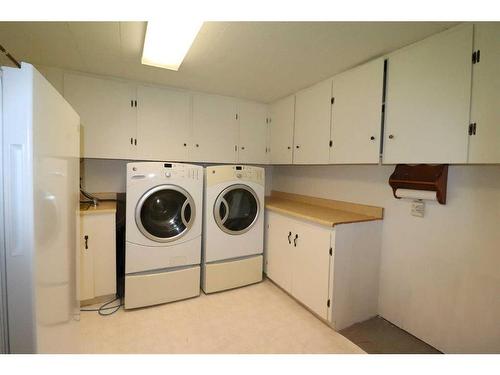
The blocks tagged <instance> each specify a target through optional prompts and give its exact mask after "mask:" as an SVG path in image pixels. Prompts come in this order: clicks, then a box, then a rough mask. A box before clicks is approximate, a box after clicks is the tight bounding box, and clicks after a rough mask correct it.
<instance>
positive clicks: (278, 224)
mask: <svg viewBox="0 0 500 375" xmlns="http://www.w3.org/2000/svg"><path fill="white" fill-rule="evenodd" d="M290 223H291V221H290V220H289V219H287V218H286V217H285V216H282V215H278V214H275V213H273V212H268V222H267V225H268V230H267V233H268V237H267V249H266V257H267V258H266V265H267V267H266V269H267V276H268V277H269V278H270V279H271V280H273V281H274V282H275V283H276V284H278V285H279V286H280V287H282V288H283V289H284V290H286V291H287V292H289V293H291V289H292V268H291V267H290V265H291V256H292V250H293V249H292V246H291V241H292V236H293V233H292V228H291V225H290Z"/></svg>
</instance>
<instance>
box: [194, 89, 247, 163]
mask: <svg viewBox="0 0 500 375" xmlns="http://www.w3.org/2000/svg"><path fill="white" fill-rule="evenodd" d="M193 145H194V147H193V148H192V153H191V159H192V160H193V161H204V162H211V163H235V162H236V157H237V152H238V105H237V102H236V101H235V100H233V99H231V98H228V97H224V96H218V95H202V94H194V95H193Z"/></svg>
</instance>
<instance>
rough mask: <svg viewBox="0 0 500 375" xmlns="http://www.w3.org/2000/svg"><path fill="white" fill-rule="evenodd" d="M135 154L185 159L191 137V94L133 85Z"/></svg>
mask: <svg viewBox="0 0 500 375" xmlns="http://www.w3.org/2000/svg"><path fill="white" fill-rule="evenodd" d="M137 102H138V104H137V158H138V159H141V160H172V161H186V160H189V159H188V146H190V145H189V143H190V137H191V95H190V94H189V92H187V91H180V90H179V91H177V90H172V89H165V88H159V87H150V86H138V87H137Z"/></svg>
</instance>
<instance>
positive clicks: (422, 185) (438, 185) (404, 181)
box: [389, 164, 448, 204]
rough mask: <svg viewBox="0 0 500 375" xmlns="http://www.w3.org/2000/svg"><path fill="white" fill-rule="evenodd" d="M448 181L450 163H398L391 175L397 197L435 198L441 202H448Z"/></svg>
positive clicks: (390, 183) (390, 178)
mask: <svg viewBox="0 0 500 375" xmlns="http://www.w3.org/2000/svg"><path fill="white" fill-rule="evenodd" d="M447 182H448V164H437V165H430V164H417V165H408V164H398V165H396V168H395V169H394V172H393V173H392V175H391V177H389V185H391V187H392V192H393V194H394V197H395V198H397V199H401V198H414V199H433V200H437V201H438V202H439V203H441V204H446V186H447ZM398 189H399V192H398V191H397V190H398Z"/></svg>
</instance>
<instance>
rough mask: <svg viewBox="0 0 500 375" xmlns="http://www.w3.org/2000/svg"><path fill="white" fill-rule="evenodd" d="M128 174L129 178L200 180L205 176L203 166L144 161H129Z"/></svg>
mask: <svg viewBox="0 0 500 375" xmlns="http://www.w3.org/2000/svg"><path fill="white" fill-rule="evenodd" d="M127 176H128V179H129V180H141V179H152V178H157V179H160V180H161V179H163V180H167V181H168V180H173V179H179V178H181V179H186V178H187V179H193V180H200V179H201V178H202V176H203V168H202V167H200V166H197V165H192V164H182V163H162V162H144V163H128V164H127Z"/></svg>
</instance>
